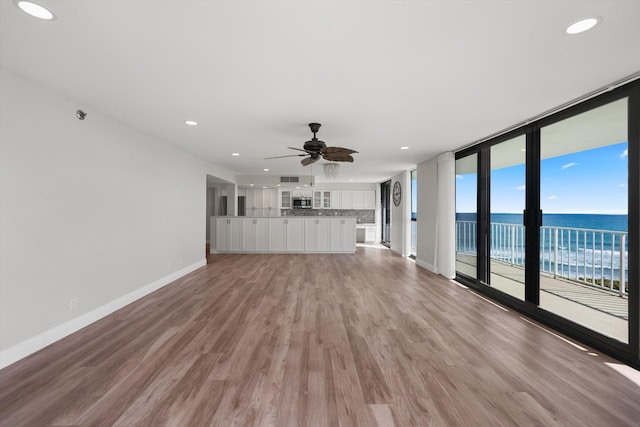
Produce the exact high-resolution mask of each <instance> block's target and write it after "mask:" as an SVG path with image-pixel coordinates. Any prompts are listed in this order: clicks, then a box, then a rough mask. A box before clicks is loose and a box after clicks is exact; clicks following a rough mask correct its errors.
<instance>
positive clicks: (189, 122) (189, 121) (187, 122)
mask: <svg viewBox="0 0 640 427" xmlns="http://www.w3.org/2000/svg"><path fill="white" fill-rule="evenodd" d="M184 124H185V125H187V126H198V122H196V121H193V120H185V121H184Z"/></svg>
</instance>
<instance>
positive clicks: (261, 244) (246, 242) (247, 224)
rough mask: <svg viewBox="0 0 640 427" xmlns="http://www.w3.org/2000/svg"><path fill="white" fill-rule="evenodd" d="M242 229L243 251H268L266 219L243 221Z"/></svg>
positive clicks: (267, 221) (267, 223)
mask: <svg viewBox="0 0 640 427" xmlns="http://www.w3.org/2000/svg"><path fill="white" fill-rule="evenodd" d="M242 227H243V228H242V232H243V239H242V249H243V251H247V252H266V251H267V250H269V246H268V242H269V220H268V219H267V218H248V219H244V220H243V221H242Z"/></svg>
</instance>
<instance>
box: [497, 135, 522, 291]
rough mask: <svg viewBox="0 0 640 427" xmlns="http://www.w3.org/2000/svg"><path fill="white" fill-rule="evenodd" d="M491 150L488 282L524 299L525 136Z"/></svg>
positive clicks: (502, 143)
mask: <svg viewBox="0 0 640 427" xmlns="http://www.w3.org/2000/svg"><path fill="white" fill-rule="evenodd" d="M488 150H489V153H488V154H489V158H490V163H491V172H490V177H489V180H490V186H489V192H488V196H489V200H490V203H489V207H490V216H489V218H490V223H489V228H488V238H489V272H490V274H489V275H488V282H489V283H488V284H489V285H490V286H492V287H493V288H496V289H498V290H500V291H502V292H504V293H506V294H508V295H511V296H513V297H515V298H518V299H520V300H524V285H525V267H526V265H525V227H524V223H523V212H524V210H525V207H526V206H525V194H526V193H525V192H526V185H525V182H526V171H525V158H526V138H525V136H524V135H520V136H518V137H515V138H512V139H509V140H508V141H504V142H500V143H499V144H495V145H492V146H491V148H489V149H488Z"/></svg>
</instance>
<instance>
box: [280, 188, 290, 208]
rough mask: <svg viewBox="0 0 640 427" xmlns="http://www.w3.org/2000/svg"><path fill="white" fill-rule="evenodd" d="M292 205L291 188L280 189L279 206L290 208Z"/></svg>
mask: <svg viewBox="0 0 640 427" xmlns="http://www.w3.org/2000/svg"><path fill="white" fill-rule="evenodd" d="M292 206H293V202H292V193H291V190H282V191H281V192H280V208H282V209H291V207H292Z"/></svg>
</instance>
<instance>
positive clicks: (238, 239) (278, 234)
mask: <svg viewBox="0 0 640 427" xmlns="http://www.w3.org/2000/svg"><path fill="white" fill-rule="evenodd" d="M212 224H215V230H214V233H213V234H214V235H215V248H213V249H214V251H215V252H236V253H239V252H298V253H304V252H328V253H331V252H335V253H344V252H347V253H353V252H355V250H356V219H355V218H345V217H337V218H336V217H331V218H329V217H294V218H291V217H277V218H248V217H241V218H237V217H234V218H229V217H220V218H215V221H212Z"/></svg>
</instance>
